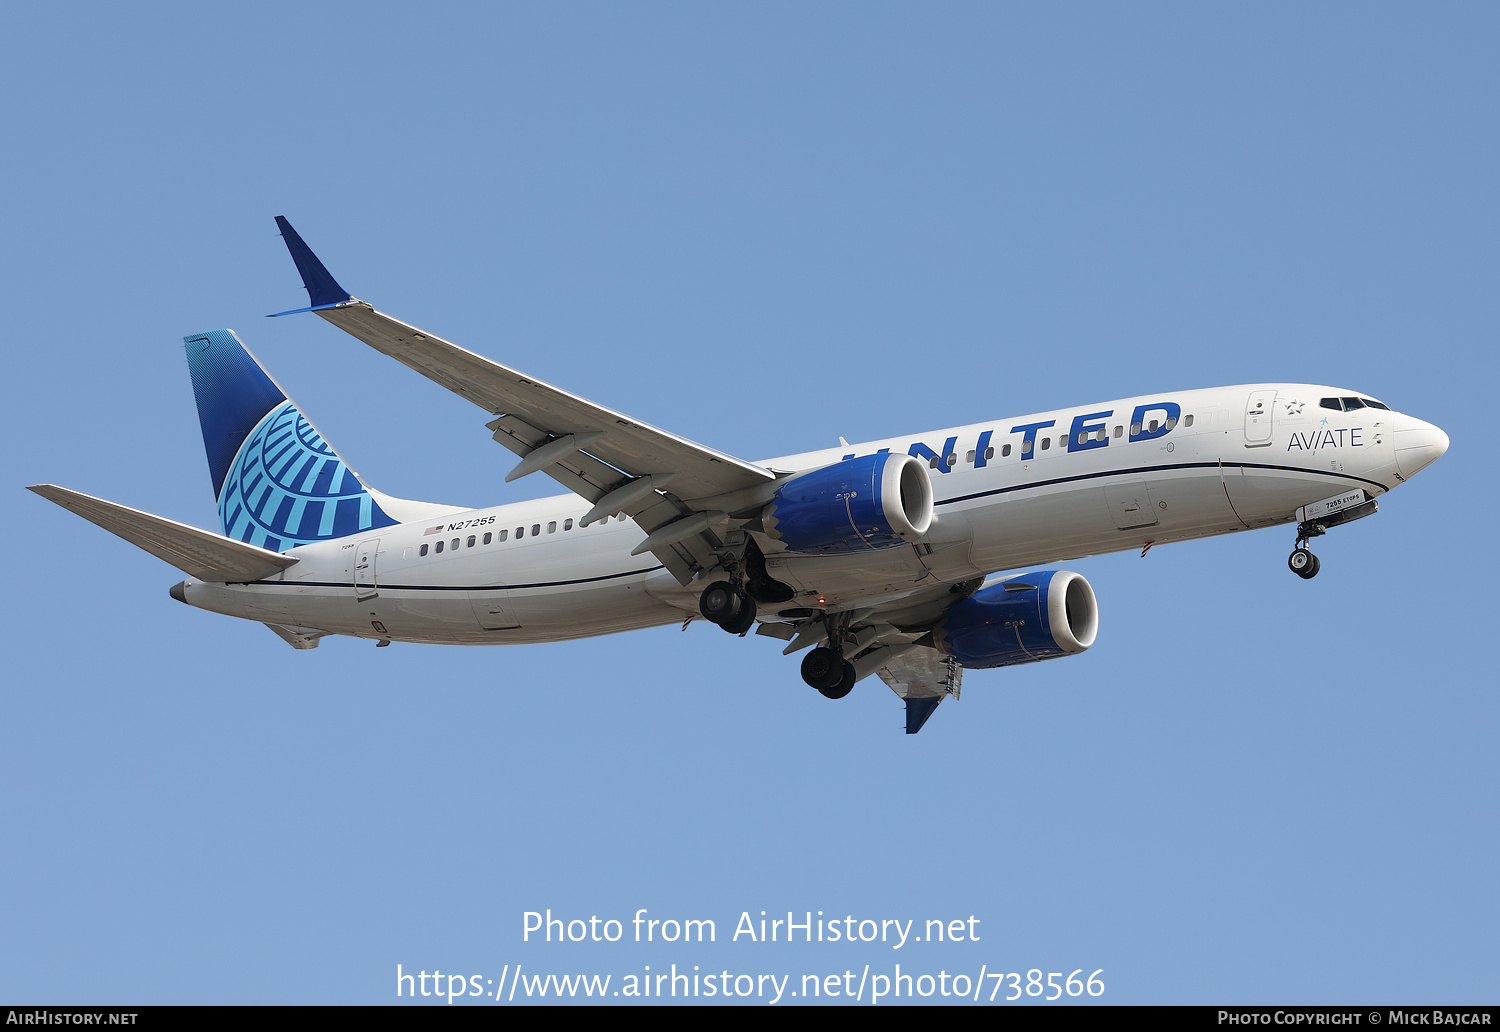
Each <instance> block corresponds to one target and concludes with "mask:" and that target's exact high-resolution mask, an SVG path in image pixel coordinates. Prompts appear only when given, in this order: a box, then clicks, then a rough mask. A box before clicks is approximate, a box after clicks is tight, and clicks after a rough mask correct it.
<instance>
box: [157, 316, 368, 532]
mask: <svg viewBox="0 0 1500 1032" xmlns="http://www.w3.org/2000/svg"><path fill="white" fill-rule="evenodd" d="M183 343H184V345H185V346H186V347H187V358H188V371H189V373H191V375H192V378H193V395H194V397H196V398H197V401H198V422H199V423H200V424H201V425H202V427H203V447H204V448H205V450H206V451H207V452H208V471H209V474H210V475H211V476H212V477H213V482H214V497H215V498H217V499H218V502H219V519H220V520H221V521H222V522H223V526H224V533H225V535H227V536H228V537H232V538H234V539H236V540H238V541H245V542H248V543H250V544H252V545H258V546H260V547H261V548H267V549H270V550H271V551H273V552H283V551H285V550H287V549H288V548H294V547H296V546H297V545H305V544H309V543H311V542H313V541H329V540H332V539H333V538H340V537H346V536H348V535H350V534H358V533H360V532H361V531H365V530H370V529H372V528H375V527H389V526H391V525H392V524H394V523H396V520H394V519H392V518H391V517H390V516H388V515H387V514H386V512H385V510H383V509H382V508H381V507H380V504H379V503H378V502H377V501H376V500H375V498H374V497H373V496H372V495H371V493H370V491H369V489H368V488H366V487H365V485H364V484H362V483H360V481H359V478H358V477H356V476H355V475H354V473H353V471H352V470H350V469H349V467H348V466H346V465H345V464H344V460H343V459H341V458H339V456H338V454H337V453H336V452H335V451H334V450H333V448H332V447H330V446H329V444H328V443H327V442H326V441H324V440H323V437H322V435H321V434H319V433H318V431H317V430H316V429H315V428H314V427H313V425H312V424H311V423H309V422H308V421H307V417H306V416H304V415H303V414H302V412H301V411H300V410H299V409H298V408H297V406H296V405H295V404H293V403H292V402H291V401H290V400H288V399H287V396H286V394H285V392H283V391H282V389H281V388H280V387H278V386H276V383H275V381H274V380H272V379H271V377H270V376H268V375H267V374H266V371H265V370H264V369H263V368H261V365H260V363H259V362H257V361H256V360H255V357H254V356H253V355H251V354H250V352H249V351H247V350H246V349H245V346H244V345H243V344H241V343H240V340H239V338H238V337H236V336H235V335H234V331H232V330H214V331H212V332H211V333H199V334H195V335H193V336H191V337H184V338H183Z"/></svg>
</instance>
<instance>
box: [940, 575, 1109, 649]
mask: <svg viewBox="0 0 1500 1032" xmlns="http://www.w3.org/2000/svg"><path fill="white" fill-rule="evenodd" d="M1098 632H1099V606H1098V603H1097V602H1096V601H1095V600H1094V589H1093V588H1091V587H1089V582H1088V581H1086V580H1084V579H1083V578H1082V577H1081V576H1079V575H1078V574H1076V573H1071V572H1069V571H1067V570H1037V571H1035V572H1034V573H1028V574H1026V575H1024V576H1021V577H1012V578H1011V579H1010V580H1007V581H1005V582H1004V583H1001V584H992V585H990V586H989V587H987V588H981V589H980V590H978V591H976V592H975V593H974V594H973V595H971V596H969V597H968V598H966V599H965V600H964V601H962V602H960V603H959V604H958V605H956V606H954V607H953V608H952V609H950V610H949V611H948V614H947V615H946V616H944V617H943V619H942V620H941V621H940V622H939V623H938V624H937V626H935V627H934V628H933V629H932V641H933V644H934V645H936V646H937V648H938V649H939V650H940V651H942V652H944V653H946V654H947V655H949V656H952V657H953V658H954V659H956V660H958V662H959V663H960V664H962V665H963V666H966V667H999V666H1015V665H1016V664H1018V663H1036V662H1038V661H1040V660H1043V659H1056V658H1057V657H1058V656H1071V655H1073V654H1074V653H1077V652H1082V651H1084V650H1085V649H1087V648H1088V647H1089V646H1090V645H1092V644H1094V638H1095V636H1096V635H1097V634H1098Z"/></svg>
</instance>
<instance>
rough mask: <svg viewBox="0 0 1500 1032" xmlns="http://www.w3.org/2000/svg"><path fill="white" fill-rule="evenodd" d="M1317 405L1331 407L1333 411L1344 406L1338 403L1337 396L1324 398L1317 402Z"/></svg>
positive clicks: (1338, 410) (1337, 410)
mask: <svg viewBox="0 0 1500 1032" xmlns="http://www.w3.org/2000/svg"><path fill="white" fill-rule="evenodd" d="M1318 407H1319V408H1326V409H1333V411H1335V412H1342V411H1344V406H1342V405H1340V404H1339V399H1337V398H1324V399H1323V400H1322V401H1320V402H1318Z"/></svg>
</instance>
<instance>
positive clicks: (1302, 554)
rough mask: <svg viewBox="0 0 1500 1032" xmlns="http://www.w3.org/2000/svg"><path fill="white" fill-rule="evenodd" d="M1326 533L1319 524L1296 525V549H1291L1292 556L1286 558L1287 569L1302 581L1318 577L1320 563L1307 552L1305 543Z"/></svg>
mask: <svg viewBox="0 0 1500 1032" xmlns="http://www.w3.org/2000/svg"><path fill="white" fill-rule="evenodd" d="M1324 533H1326V531H1325V530H1324V529H1323V525H1322V524H1320V523H1299V524H1297V547H1296V548H1294V549H1292V554H1291V556H1289V557H1288V558H1287V561H1286V565H1287V567H1288V568H1289V569H1290V570H1291V571H1292V572H1293V573H1295V574H1296V575H1297V576H1298V577H1301V578H1302V579H1303V580H1312V579H1313V578H1314V577H1316V576H1317V575H1318V570H1320V569H1321V568H1322V563H1320V562H1318V557H1317V556H1315V555H1313V554H1312V553H1311V552H1309V551H1308V550H1307V542H1308V540H1309V539H1311V538H1315V537H1318V536H1319V535H1321V534H1324Z"/></svg>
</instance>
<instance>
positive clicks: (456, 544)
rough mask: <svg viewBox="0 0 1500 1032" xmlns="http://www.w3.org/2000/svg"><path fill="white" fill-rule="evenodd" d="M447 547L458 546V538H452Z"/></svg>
mask: <svg viewBox="0 0 1500 1032" xmlns="http://www.w3.org/2000/svg"><path fill="white" fill-rule="evenodd" d="M448 547H449V548H457V547H458V538H454V539H453V540H452V541H451V542H449V544H448Z"/></svg>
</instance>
